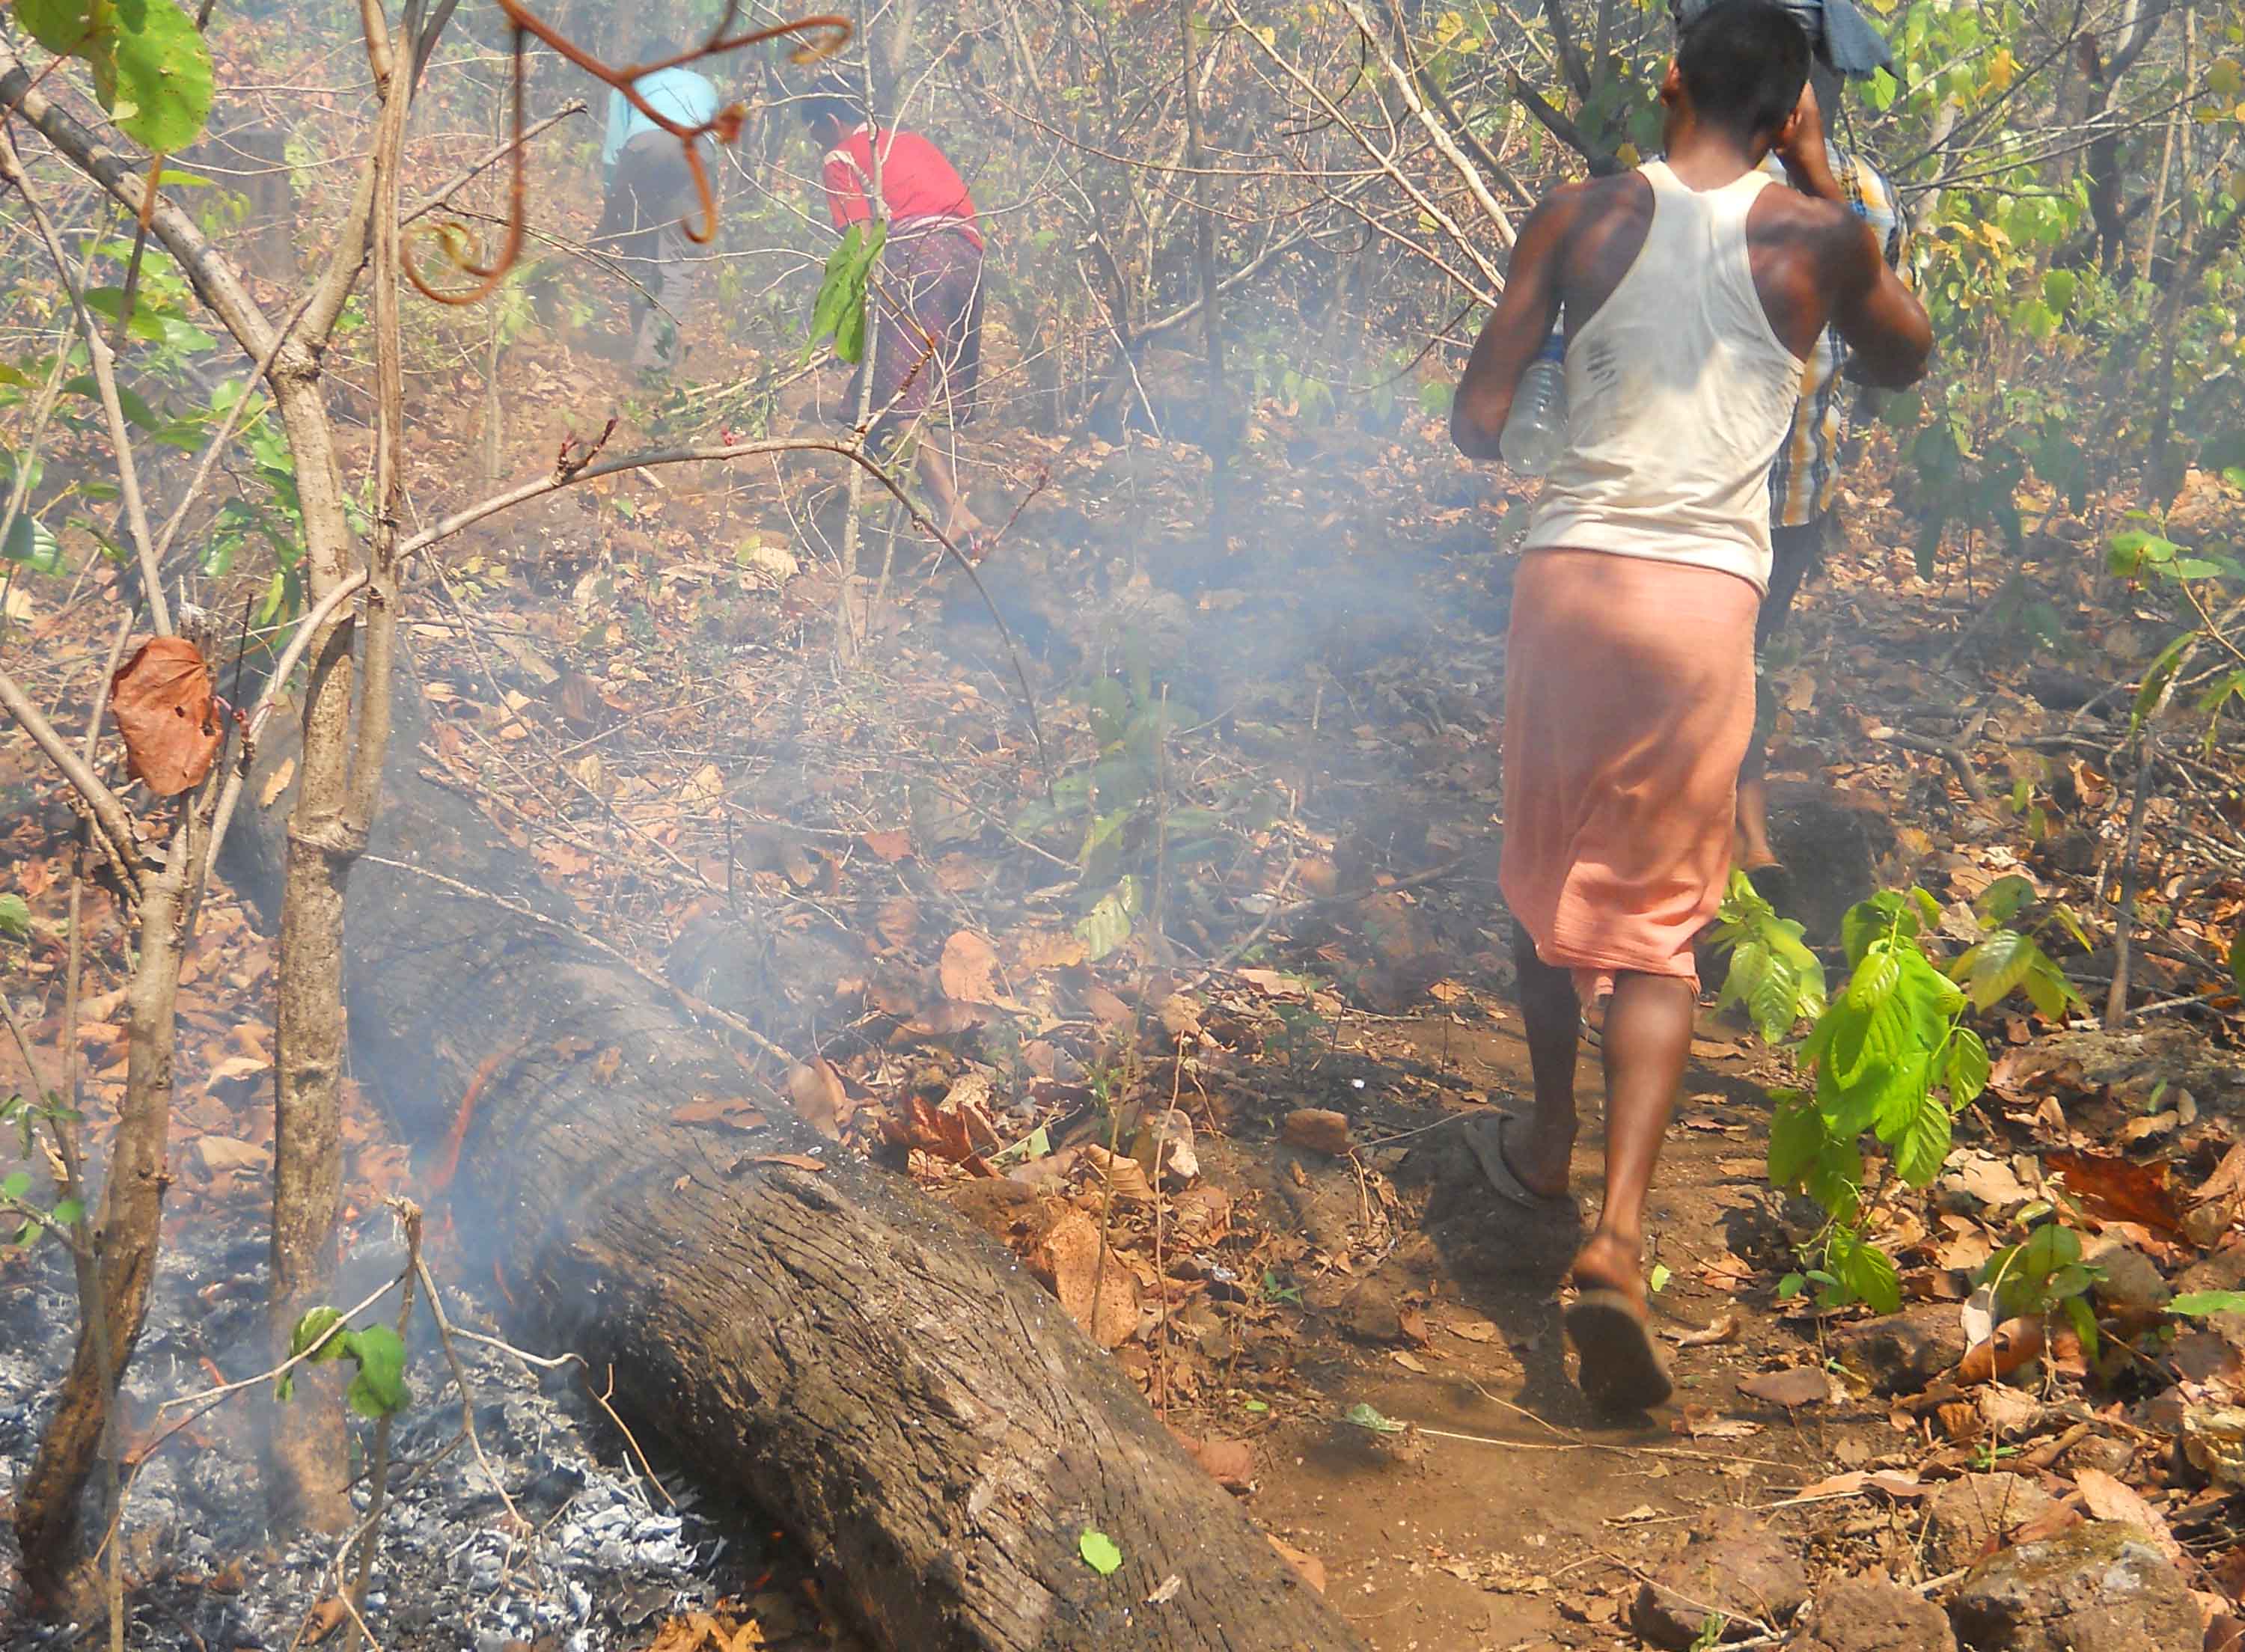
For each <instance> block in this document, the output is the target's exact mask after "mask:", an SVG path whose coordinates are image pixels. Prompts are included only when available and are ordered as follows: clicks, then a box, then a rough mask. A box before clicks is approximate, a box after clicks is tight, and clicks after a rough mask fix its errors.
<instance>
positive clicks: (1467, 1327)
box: [1442, 1319, 1497, 1343]
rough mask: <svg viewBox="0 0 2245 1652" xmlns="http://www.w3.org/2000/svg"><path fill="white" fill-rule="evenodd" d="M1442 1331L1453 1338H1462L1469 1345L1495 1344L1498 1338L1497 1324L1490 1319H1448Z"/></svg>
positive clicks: (1444, 1322)
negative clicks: (1445, 1331)
mask: <svg viewBox="0 0 2245 1652" xmlns="http://www.w3.org/2000/svg"><path fill="white" fill-rule="evenodd" d="M1442 1329H1443V1330H1447V1331H1448V1332H1449V1333H1450V1335H1451V1336H1453V1337H1463V1338H1464V1339H1465V1340H1466V1341H1468V1342H1469V1343H1493V1342H1495V1341H1496V1338H1497V1330H1496V1322H1495V1321H1494V1320H1489V1319H1446V1320H1444V1321H1443V1322H1442Z"/></svg>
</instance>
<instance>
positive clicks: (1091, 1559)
mask: <svg viewBox="0 0 2245 1652" xmlns="http://www.w3.org/2000/svg"><path fill="white" fill-rule="evenodd" d="M1075 1552H1076V1553H1077V1554H1081V1555H1082V1556H1083V1563H1084V1564H1085V1565H1086V1566H1088V1567H1090V1568H1091V1569H1092V1570H1093V1571H1095V1572H1096V1573H1098V1574H1099V1575H1100V1576H1102V1577H1112V1576H1114V1575H1115V1574H1116V1573H1117V1572H1119V1571H1121V1570H1122V1569H1123V1551H1122V1550H1121V1549H1119V1548H1116V1547H1115V1540H1114V1539H1113V1538H1111V1537H1109V1536H1108V1535H1107V1534H1106V1533H1104V1532H1095V1531H1093V1530H1091V1529H1090V1528H1089V1527H1085V1528H1084V1532H1083V1535H1082V1536H1081V1537H1079V1538H1077V1539H1076V1540H1075Z"/></svg>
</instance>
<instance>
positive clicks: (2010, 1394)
mask: <svg viewBox="0 0 2245 1652" xmlns="http://www.w3.org/2000/svg"><path fill="white" fill-rule="evenodd" d="M1972 1404H1973V1405H1974V1407H1975V1408H1976V1409H1977V1410H1978V1412H1979V1413H1980V1420H1981V1421H1982V1422H1984V1423H1985V1424H1986V1425H1988V1429H1989V1432H1991V1433H1993V1434H1994V1435H1995V1436H1996V1437H1997V1439H2007V1438H2009V1437H2011V1436H2012V1435H2015V1434H2023V1433H2025V1432H2027V1431H2028V1430H2029V1429H2031V1428H2032V1427H2033V1426H2034V1425H2036V1424H2037V1423H2039V1422H2040V1421H2042V1417H2043V1403H2042V1401H2040V1400H2038V1399H2037V1398H2035V1397H2034V1396H2033V1395H2032V1394H2030V1393H2027V1392H2025V1391H2023V1390H2020V1389H2017V1388H2005V1387H2003V1386H2001V1385H1996V1386H1992V1387H1988V1388H1976V1389H1974V1390H1973V1391H1972Z"/></svg>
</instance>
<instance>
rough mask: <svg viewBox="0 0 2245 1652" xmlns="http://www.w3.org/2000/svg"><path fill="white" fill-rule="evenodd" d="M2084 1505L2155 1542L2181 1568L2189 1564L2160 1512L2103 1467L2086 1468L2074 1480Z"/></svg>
mask: <svg viewBox="0 0 2245 1652" xmlns="http://www.w3.org/2000/svg"><path fill="white" fill-rule="evenodd" d="M2073 1484H2074V1486H2076V1487H2077V1488H2078V1489H2079V1491H2080V1493H2081V1501H2082V1506H2084V1507H2086V1509H2088V1511H2089V1512H2090V1513H2092V1514H2093V1515H2095V1516H2096V1517H2097V1518H2098V1519H2099V1520H2119V1521H2120V1523H2121V1524H2123V1525H2125V1526H2133V1527H2136V1528H2137V1529H2138V1530H2139V1531H2140V1532H2142V1533H2143V1534H2144V1535H2145V1536H2146V1537H2147V1538H2149V1539H2151V1540H2152V1546H2153V1547H2154V1548H2156V1549H2158V1550H2159V1551H2160V1554H2164V1555H2166V1556H2167V1559H2169V1560H2170V1561H2174V1563H2175V1564H2176V1565H2177V1566H2181V1565H2184V1564H2186V1562H2185V1561H2184V1559H2183V1553H2182V1545H2181V1544H2180V1543H2178V1542H2176V1541H2175V1534H2174V1533H2173V1532H2171V1531H2169V1530H2168V1529H2167V1521H2166V1520H2164V1519H2162V1518H2161V1517H2160V1512H2159V1511H2158V1510H2157V1509H2155V1508H2153V1506H2151V1505H2150V1504H2149V1503H2147V1502H2146V1501H2144V1500H2143V1499H2142V1498H2141V1497H2139V1496H2138V1495H2137V1494H2136V1493H2134V1492H2133V1491H2132V1490H2130V1489H2129V1488H2128V1487H2127V1486H2124V1485H2122V1484H2121V1483H2120V1481H2119V1480H2117V1479H2113V1477H2112V1476H2111V1475H2110V1474H2108V1473H2106V1472H2105V1471H2104V1470H2103V1469H2101V1468H2085V1469H2082V1470H2080V1471H2079V1473H2076V1474H2075V1475H2074V1477H2073Z"/></svg>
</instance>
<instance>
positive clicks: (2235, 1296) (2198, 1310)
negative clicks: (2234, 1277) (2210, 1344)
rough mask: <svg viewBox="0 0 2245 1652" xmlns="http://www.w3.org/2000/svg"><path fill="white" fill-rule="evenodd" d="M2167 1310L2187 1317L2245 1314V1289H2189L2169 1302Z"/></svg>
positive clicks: (2200, 1317)
mask: <svg viewBox="0 0 2245 1652" xmlns="http://www.w3.org/2000/svg"><path fill="white" fill-rule="evenodd" d="M2167 1311H2168V1312H2169V1313H2171V1314H2181V1315H2182V1316H2183V1317H2185V1318H2186V1319H2206V1318H2209V1317H2212V1316H2213V1315H2215V1314H2245V1290H2187V1291H2185V1292H2184V1293H2183V1294H2182V1295H2181V1296H2180V1297H2175V1298H2174V1300H2172V1301H2171V1302H2169V1303H2167Z"/></svg>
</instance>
